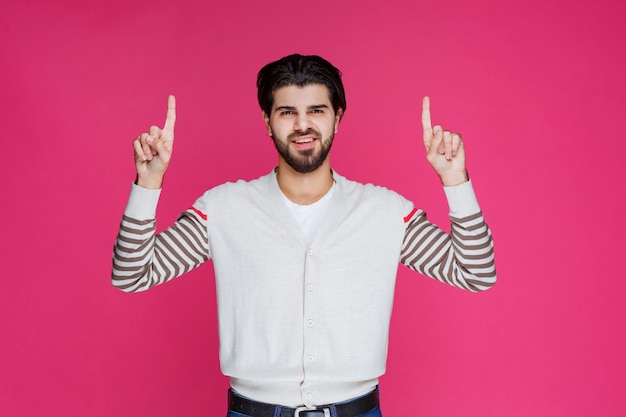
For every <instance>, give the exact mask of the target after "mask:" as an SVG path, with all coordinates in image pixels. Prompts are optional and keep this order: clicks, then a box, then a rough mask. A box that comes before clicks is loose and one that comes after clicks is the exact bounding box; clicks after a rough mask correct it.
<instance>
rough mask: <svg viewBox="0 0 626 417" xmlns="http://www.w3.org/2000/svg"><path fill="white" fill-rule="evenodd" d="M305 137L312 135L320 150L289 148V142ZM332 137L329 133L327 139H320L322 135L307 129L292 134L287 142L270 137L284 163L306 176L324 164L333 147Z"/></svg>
mask: <svg viewBox="0 0 626 417" xmlns="http://www.w3.org/2000/svg"><path fill="white" fill-rule="evenodd" d="M305 135H313V136H314V137H315V140H317V141H319V142H320V144H321V145H322V146H321V148H319V149H318V148H317V147H315V148H311V149H303V150H298V149H293V150H292V149H291V148H290V146H289V144H290V143H291V141H292V140H294V139H296V138H298V137H300V136H305ZM334 136H335V135H334V134H332V133H331V135H330V136H329V137H328V138H326V139H322V135H321V134H320V133H319V132H317V131H315V130H312V129H308V130H307V131H306V132H298V133H292V134H291V135H289V136H288V137H287V140H281V139H277V138H276V137H275V136H272V140H273V141H274V146H276V150H277V151H278V154H279V155H280V156H281V157H282V158H283V159H284V160H285V162H287V164H288V165H289V166H290V167H291V168H293V169H294V170H295V171H296V172H299V173H301V174H306V173H308V172H313V171H315V170H316V169H318V168H319V167H320V166H321V165H322V164H323V163H324V161H325V160H326V158H327V157H328V154H329V153H330V148H331V147H332V145H333V138H334Z"/></svg>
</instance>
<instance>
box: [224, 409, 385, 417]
mask: <svg viewBox="0 0 626 417" xmlns="http://www.w3.org/2000/svg"><path fill="white" fill-rule="evenodd" d="M226 417H246V415H245V414H239V413H235V412H234V411H229V412H228V414H226ZM331 417H335V416H331ZM355 417H383V415H382V414H381V412H380V407H376V408H374V409H373V410H372V411H369V412H367V413H365V414H361V415H359V416H355Z"/></svg>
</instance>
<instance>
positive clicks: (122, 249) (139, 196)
mask: <svg viewBox="0 0 626 417" xmlns="http://www.w3.org/2000/svg"><path fill="white" fill-rule="evenodd" d="M175 123H176V99H175V98H174V96H169V97H168V99H167V114H166V117H165V124H164V125H163V129H160V128H159V127H157V126H151V127H150V129H149V131H148V132H144V133H142V134H141V135H139V136H137V138H136V139H135V140H134V141H133V149H134V153H135V168H136V170H137V180H136V184H133V187H132V190H131V193H130V197H129V199H128V205H127V206H126V210H125V211H124V217H123V218H122V223H121V225H120V230H119V233H118V236H117V240H116V242H115V249H114V252H113V272H112V279H113V285H115V286H116V287H118V288H119V289H121V290H123V291H127V292H134V291H144V290H147V289H148V288H150V287H152V286H154V285H157V284H161V283H163V282H166V281H169V280H170V279H172V278H176V277H178V276H180V275H182V274H184V273H185V272H187V271H189V270H191V269H193V268H195V267H197V266H198V265H200V264H201V263H202V262H204V261H206V260H207V259H208V258H209V245H208V234H207V229H206V216H205V215H204V214H202V213H201V212H199V211H196V210H195V209H190V210H187V211H186V212H184V213H183V214H182V215H181V216H180V218H179V219H178V221H177V222H176V223H174V224H173V225H172V226H171V227H169V228H168V229H167V230H166V231H164V232H162V233H159V234H156V233H155V232H156V220H155V218H156V216H155V213H156V206H157V202H158V200H159V195H160V193H161V187H162V185H163V177H164V176H165V171H167V167H168V165H169V162H170V159H171V156H172V150H173V146H174V125H175Z"/></svg>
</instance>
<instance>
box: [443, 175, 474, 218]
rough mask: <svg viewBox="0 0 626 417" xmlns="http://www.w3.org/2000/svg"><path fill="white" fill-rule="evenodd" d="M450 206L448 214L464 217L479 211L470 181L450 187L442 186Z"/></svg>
mask: <svg viewBox="0 0 626 417" xmlns="http://www.w3.org/2000/svg"><path fill="white" fill-rule="evenodd" d="M443 191H444V192H445V193H446V197H447V199H448V206H449V207H450V216H453V217H466V216H470V215H472V214H476V213H478V212H479V211H480V206H479V205H478V200H477V199H476V194H475V193H474V187H473V185H472V181H471V180H469V181H467V182H464V183H463V184H459V185H455V186H452V187H443Z"/></svg>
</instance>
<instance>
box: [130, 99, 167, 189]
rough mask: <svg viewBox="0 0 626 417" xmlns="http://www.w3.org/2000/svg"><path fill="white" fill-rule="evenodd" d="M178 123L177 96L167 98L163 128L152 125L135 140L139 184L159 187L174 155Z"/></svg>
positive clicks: (147, 186)
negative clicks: (175, 126)
mask: <svg viewBox="0 0 626 417" xmlns="http://www.w3.org/2000/svg"><path fill="white" fill-rule="evenodd" d="M175 124H176V98H175V97H174V96H169V97H168V98H167V114H166V116H165V124H164V125H163V129H160V128H159V127H157V126H151V127H150V130H149V131H148V132H144V133H142V134H141V135H139V136H137V138H136V139H135V140H134V141H133V148H134V150H135V167H136V169H137V185H139V186H141V187H145V188H153V189H158V188H161V186H162V184H163V176H164V175H165V171H166V170H167V167H168V165H169V163H170V158H171V157H172V148H173V146H174V125H175Z"/></svg>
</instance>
